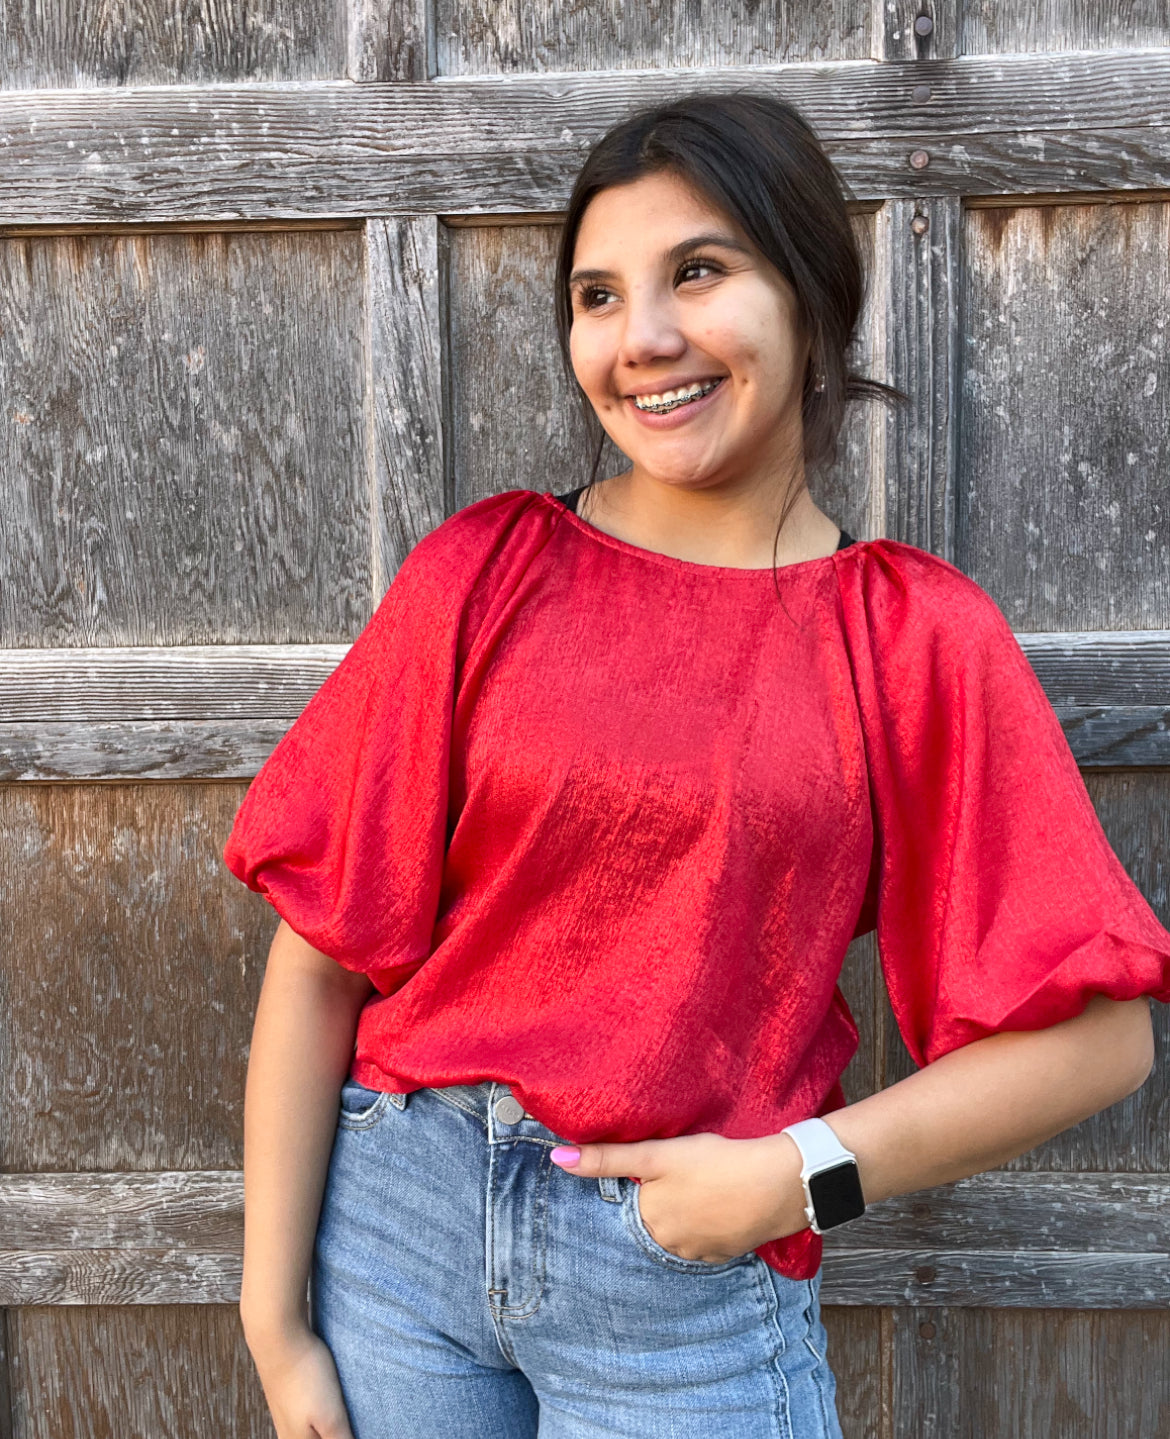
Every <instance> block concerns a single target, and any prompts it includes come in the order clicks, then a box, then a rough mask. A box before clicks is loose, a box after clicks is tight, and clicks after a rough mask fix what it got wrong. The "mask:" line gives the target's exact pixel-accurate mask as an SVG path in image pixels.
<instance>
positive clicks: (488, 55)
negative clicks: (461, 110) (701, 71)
mask: <svg viewBox="0 0 1170 1439" xmlns="http://www.w3.org/2000/svg"><path fill="white" fill-rule="evenodd" d="M869 16H870V7H869V6H868V4H866V3H865V0H828V3H824V4H818V5H816V6H795V5H786V4H784V3H782V0H763V3H758V0H722V3H721V5H720V7H719V10H718V11H717V12H712V11H711V10H708V9H706V8H700V7H697V6H695V5H693V4H690V3H688V0H663V3H659V4H655V5H653V6H650V5H627V4H624V3H622V0H586V3H577V4H574V5H571V6H565V5H558V4H552V3H544V4H535V3H528V4H525V5H523V6H518V5H500V4H493V3H491V0H437V3H436V6H435V27H434V28H435V39H436V51H437V63H436V69H437V72H438V73H439V74H440V75H444V76H446V75H485V74H491V75H495V74H517V73H525V74H527V73H531V72H534V71H536V72H540V71H549V70H554V71H581V70H630V69H639V68H642V67H645V66H651V65H656V66H661V67H663V68H670V69H678V68H680V67H684V66H686V67H695V66H729V65H753V64H776V63H777V62H780V61H783V62H785V63H788V64H796V63H798V62H800V61H817V62H820V63H826V62H831V61H834V60H844V59H858V60H859V59H864V58H866V56H867V54H868V49H869V43H868V42H869V33H868V32H869V26H870V19H869Z"/></svg>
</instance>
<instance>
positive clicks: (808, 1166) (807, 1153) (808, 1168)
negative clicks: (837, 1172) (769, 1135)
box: [780, 1119, 857, 1179]
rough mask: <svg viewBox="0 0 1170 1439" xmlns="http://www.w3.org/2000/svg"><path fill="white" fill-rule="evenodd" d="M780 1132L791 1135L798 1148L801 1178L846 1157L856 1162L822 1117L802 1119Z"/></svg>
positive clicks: (837, 1162)
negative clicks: (802, 1161)
mask: <svg viewBox="0 0 1170 1439" xmlns="http://www.w3.org/2000/svg"><path fill="white" fill-rule="evenodd" d="M780 1133H781V1134H789V1135H791V1136H792V1142H793V1143H794V1144H795V1145H796V1147H797V1149H799V1150H800V1154H801V1158H802V1159H803V1160H804V1167H803V1169H802V1170H801V1171H800V1177H801V1179H807V1178H808V1176H809V1175H810V1174H816V1172H817V1171H818V1170H820V1169H828V1168H830V1167H831V1166H832V1165H834V1164H841V1163H842V1162H843V1161H844V1160H847V1159H852V1160H853V1161H854V1163H856V1162H857V1156H856V1155H855V1154H854V1153H853V1152H852V1151H851V1150H848V1149H846V1148H845V1146H844V1145H843V1144H842V1143H841V1141H840V1140H839V1139H838V1138H837V1136H836V1135H835V1134H834V1133H833V1129H832V1126H831V1125H828V1124H826V1123H825V1121H824V1120H823V1119H802V1120H801V1121H800V1123H799V1124H789V1125H787V1126H786V1127H785V1128H784V1129H782V1130H781V1131H780Z"/></svg>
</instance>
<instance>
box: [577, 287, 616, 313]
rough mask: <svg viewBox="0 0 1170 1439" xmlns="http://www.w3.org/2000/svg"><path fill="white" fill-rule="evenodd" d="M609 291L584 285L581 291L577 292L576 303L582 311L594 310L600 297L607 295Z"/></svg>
mask: <svg viewBox="0 0 1170 1439" xmlns="http://www.w3.org/2000/svg"><path fill="white" fill-rule="evenodd" d="M610 293H611V291H609V290H603V289H601V287H600V286H598V285H586V287H585V288H584V289H583V290H579V291H578V292H577V303H578V304H579V305H580V306H581V308H582V309H583V310H594V309H596V308H597V304H598V301H599V299H600V297H601V296H602V295H608V294H610Z"/></svg>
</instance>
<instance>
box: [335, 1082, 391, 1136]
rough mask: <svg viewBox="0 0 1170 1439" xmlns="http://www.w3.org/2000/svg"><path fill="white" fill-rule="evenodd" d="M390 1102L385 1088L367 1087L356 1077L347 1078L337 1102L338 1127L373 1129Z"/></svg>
mask: <svg viewBox="0 0 1170 1439" xmlns="http://www.w3.org/2000/svg"><path fill="white" fill-rule="evenodd" d="M389 1103H390V1095H389V1093H388V1092H387V1091H386V1090H384V1089H367V1088H366V1086H365V1085H364V1084H359V1083H358V1082H357V1080H356V1079H347V1080H346V1081H345V1083H344V1084H343V1085H342V1086H341V1094H340V1096H339V1098H338V1103H337V1127H338V1129H372V1128H373V1127H374V1125H375V1124H377V1122H378V1120H379V1119H381V1117H382V1115H383V1114H385V1112H386V1106H387V1105H388V1104H389Z"/></svg>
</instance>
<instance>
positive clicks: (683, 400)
mask: <svg viewBox="0 0 1170 1439" xmlns="http://www.w3.org/2000/svg"><path fill="white" fill-rule="evenodd" d="M718 383H719V381H718V380H708V381H707V382H706V384H702V385H691V386H690V388H689V389H687V390H684V391H683V392H682V393H681V394H678V393H676V394H674V395H673V396H672V398H671V399H669V400H662V401H661V402H660V403H659V404H657V405H653V404H650V403H645V404H643V402H642V400H641V399H640V398H639V397H638V396H637V395H635V396H634V404H635V405H637V407H638V409H640V410H649V411H650V412H651V413H652V414H655V415H664V414H666V413H667V411H668V410H676V409H677V408H678V407H679V405H685V404H688V403H689V402H690V401H691V400H697V399H698V398H699V397H700V396H701V395H709V394H710V393H711V391H712V390H713V389H714V388H715V386H716V385H717V384H718Z"/></svg>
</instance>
